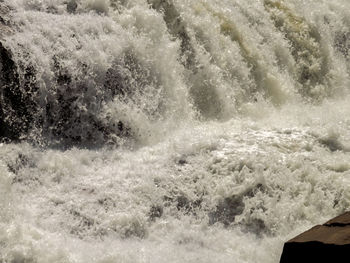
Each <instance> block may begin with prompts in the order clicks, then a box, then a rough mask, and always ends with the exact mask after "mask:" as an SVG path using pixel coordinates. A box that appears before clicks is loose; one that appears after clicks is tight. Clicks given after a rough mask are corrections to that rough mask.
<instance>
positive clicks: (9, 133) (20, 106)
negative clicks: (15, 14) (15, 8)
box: [0, 1, 31, 140]
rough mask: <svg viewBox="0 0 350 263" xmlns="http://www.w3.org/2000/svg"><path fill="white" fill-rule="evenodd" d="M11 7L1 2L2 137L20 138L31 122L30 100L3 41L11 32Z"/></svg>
mask: <svg viewBox="0 0 350 263" xmlns="http://www.w3.org/2000/svg"><path fill="white" fill-rule="evenodd" d="M8 12H9V8H8V7H7V6H6V5H4V3H3V2H2V1H1V2H0V88H1V89H0V139H4V138H7V139H10V140H15V139H18V138H19V137H20V136H21V134H22V133H24V132H25V131H26V130H27V129H28V127H29V123H30V120H31V118H30V114H29V112H28V108H27V106H28V102H27V101H26V98H25V96H24V95H23V92H21V90H20V85H19V77H18V74H17V67H16V64H15V62H14V61H13V59H12V54H11V52H10V50H8V49H7V48H6V47H5V46H4V45H3V42H2V38H3V37H4V36H5V35H7V34H10V33H11V28H10V26H9V22H8V21H9V20H8Z"/></svg>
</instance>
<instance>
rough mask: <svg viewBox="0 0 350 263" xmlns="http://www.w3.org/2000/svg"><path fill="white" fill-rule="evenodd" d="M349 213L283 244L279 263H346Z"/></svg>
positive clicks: (349, 250) (348, 246) (349, 241)
mask: <svg viewBox="0 0 350 263" xmlns="http://www.w3.org/2000/svg"><path fill="white" fill-rule="evenodd" d="M349 252H350V212H347V213H345V214H343V215H340V216H338V217H336V218H334V219H332V220H330V221H328V222H326V223H325V224H323V225H317V226H315V227H313V228H311V229H310V230H308V231H306V232H304V233H302V234H300V235H298V236H297V237H295V238H293V239H291V240H289V241H288V242H286V243H285V244H284V247H283V252H282V256H281V260H280V263H291V262H298V263H303V262H308V263H309V262H318V263H319V262H334V263H335V262H347V261H348V256H349Z"/></svg>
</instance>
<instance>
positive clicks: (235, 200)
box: [209, 184, 264, 228]
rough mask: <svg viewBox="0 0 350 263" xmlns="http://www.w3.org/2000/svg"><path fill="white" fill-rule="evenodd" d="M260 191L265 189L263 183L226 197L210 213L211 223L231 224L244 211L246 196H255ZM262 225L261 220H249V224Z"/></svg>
mask: <svg viewBox="0 0 350 263" xmlns="http://www.w3.org/2000/svg"><path fill="white" fill-rule="evenodd" d="M258 191H264V186H263V185H262V184H257V185H255V186H254V187H252V188H250V189H247V190H246V191H244V192H243V193H241V194H238V195H233V196H230V197H226V198H225V199H223V200H221V201H220V202H219V204H218V205H217V207H216V209H215V211H213V212H210V213H209V224H210V225H212V224H215V223H217V222H220V223H223V224H224V225H225V226H228V225H230V224H231V223H232V222H234V221H235V217H236V216H237V215H240V214H242V213H243V211H244V208H245V204H244V198H249V197H253V196H255V194H256V193H257V192H258ZM248 225H251V226H253V225H254V228H255V227H256V226H255V225H262V223H261V222H259V223H257V222H255V221H254V222H253V221H250V222H247V226H248Z"/></svg>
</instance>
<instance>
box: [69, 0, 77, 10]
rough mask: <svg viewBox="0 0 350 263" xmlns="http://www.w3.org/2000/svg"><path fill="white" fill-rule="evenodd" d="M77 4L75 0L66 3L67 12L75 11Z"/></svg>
mask: <svg viewBox="0 0 350 263" xmlns="http://www.w3.org/2000/svg"><path fill="white" fill-rule="evenodd" d="M77 7H78V4H77V2H76V1H75V0H71V1H69V2H68V3H67V12H68V13H75V11H76V10H77Z"/></svg>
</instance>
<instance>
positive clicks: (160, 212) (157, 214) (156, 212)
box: [149, 205, 163, 221]
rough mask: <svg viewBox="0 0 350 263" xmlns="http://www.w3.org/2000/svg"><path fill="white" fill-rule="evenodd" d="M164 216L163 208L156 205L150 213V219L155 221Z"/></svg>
mask: <svg viewBox="0 0 350 263" xmlns="http://www.w3.org/2000/svg"><path fill="white" fill-rule="evenodd" d="M162 215H163V207H161V206H159V205H154V206H152V207H151V209H150V211H149V219H150V220H151V221H154V220H155V219H156V218H159V217H161V216H162Z"/></svg>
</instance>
